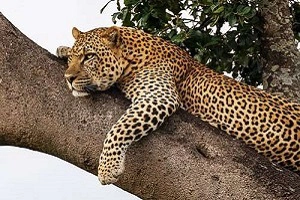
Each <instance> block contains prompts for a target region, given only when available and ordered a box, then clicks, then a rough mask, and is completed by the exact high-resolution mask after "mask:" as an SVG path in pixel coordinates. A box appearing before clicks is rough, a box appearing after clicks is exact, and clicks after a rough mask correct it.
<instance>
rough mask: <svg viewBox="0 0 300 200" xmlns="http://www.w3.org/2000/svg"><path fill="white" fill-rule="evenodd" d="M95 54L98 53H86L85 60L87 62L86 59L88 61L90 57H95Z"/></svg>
mask: <svg viewBox="0 0 300 200" xmlns="http://www.w3.org/2000/svg"><path fill="white" fill-rule="evenodd" d="M95 55H96V54H94V53H88V54H86V55H85V56H84V59H83V62H85V61H87V60H90V59H92V58H94V56H95Z"/></svg>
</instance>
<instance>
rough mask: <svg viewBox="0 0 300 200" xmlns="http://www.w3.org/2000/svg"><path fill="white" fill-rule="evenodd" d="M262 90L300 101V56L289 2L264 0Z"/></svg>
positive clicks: (262, 7)
mask: <svg viewBox="0 0 300 200" xmlns="http://www.w3.org/2000/svg"><path fill="white" fill-rule="evenodd" d="M258 2H260V5H259V8H260V14H261V17H262V19H263V22H264V24H263V34H262V48H263V50H262V57H263V58H264V61H263V63H264V69H263V87H264V89H265V90H267V91H268V92H271V93H277V94H279V95H282V96H285V97H288V98H290V99H293V100H294V101H298V102H300V53H299V51H298V50H297V46H296V43H295V37H294V33H293V30H292V23H291V13H290V10H289V0H272V1H269V0H262V1H258Z"/></svg>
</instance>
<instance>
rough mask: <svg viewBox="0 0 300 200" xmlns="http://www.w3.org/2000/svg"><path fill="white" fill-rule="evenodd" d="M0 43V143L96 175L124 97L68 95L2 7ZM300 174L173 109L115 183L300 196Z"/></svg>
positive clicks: (144, 193) (46, 58)
mask: <svg viewBox="0 0 300 200" xmlns="http://www.w3.org/2000/svg"><path fill="white" fill-rule="evenodd" d="M0 44H1V45H0V105H1V106H0V145H12V146H19V147H24V148H29V149H33V150H37V151H40V152H45V153H48V154H51V155H54V156H57V157H59V158H62V159H63V160H66V161H68V162H70V163H73V164H74V165H76V166H78V167H80V168H82V169H84V170H86V171H88V172H91V173H93V174H96V172H97V170H96V169H97V164H98V157H99V154H100V151H101V148H102V141H103V140H104V137H105V133H106V132H108V130H109V128H110V127H111V126H112V124H113V123H114V122H116V121H117V119H118V118H119V117H120V116H121V115H122V113H123V112H124V111H125V109H126V107H127V106H128V105H129V102H128V101H127V100H125V99H124V98H123V97H122V95H121V94H120V92H119V91H117V90H111V91H108V92H106V93H100V94H97V95H95V96H93V97H89V98H74V97H72V95H71V94H70V92H69V91H68V89H67V87H66V86H65V81H64V78H63V72H64V64H63V63H62V62H60V61H59V60H58V59H57V58H56V57H54V56H53V55H51V54H50V53H48V52H47V51H46V50H44V49H42V48H40V47H39V46H37V45H36V44H35V43H34V42H32V41H30V40H29V39H28V38H26V36H24V35H23V34H21V33H20V32H19V31H18V30H17V29H16V28H15V27H14V26H13V25H12V24H10V23H9V22H8V21H7V20H6V19H5V18H4V16H3V15H2V14H1V13H0ZM20 169H21V166H20ZM45 173H47V172H45ZM299 180H300V178H299V176H298V175H297V174H294V173H292V172H289V171H287V170H285V169H281V168H279V167H275V166H274V165H272V164H270V163H269V162H268V161H267V160H266V159H265V158H263V157H262V156H260V155H257V154H256V153H255V152H254V151H253V150H252V149H250V148H248V147H246V145H244V144H242V143H241V142H239V141H236V140H233V139H232V138H231V137H229V136H227V135H225V134H224V133H222V132H221V131H218V130H217V129H214V128H212V127H211V126H209V125H207V124H205V123H203V122H201V121H200V120H199V119H196V118H195V117H193V116H191V115H189V114H187V113H185V112H183V111H179V112H178V113H177V114H176V115H174V116H173V117H171V118H170V119H169V120H168V121H167V122H166V123H165V124H164V125H163V127H161V128H160V129H159V130H158V131H156V132H155V133H153V134H150V136H148V137H147V138H145V139H143V140H141V141H140V142H138V143H136V144H134V145H133V146H132V147H131V148H130V150H129V152H128V154H127V159H126V170H125V173H124V175H123V176H121V178H120V181H119V182H118V183H117V184H116V185H118V186H119V187H121V188H123V189H125V190H127V191H129V192H131V193H133V194H136V195H137V196H139V197H141V198H143V199H300V181H299ZM83 187H84V186H83Z"/></svg>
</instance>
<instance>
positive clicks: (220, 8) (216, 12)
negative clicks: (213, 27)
mask: <svg viewBox="0 0 300 200" xmlns="http://www.w3.org/2000/svg"><path fill="white" fill-rule="evenodd" d="M223 11H224V6H220V7H219V8H218V9H217V10H215V11H213V13H214V14H219V13H221V12H223Z"/></svg>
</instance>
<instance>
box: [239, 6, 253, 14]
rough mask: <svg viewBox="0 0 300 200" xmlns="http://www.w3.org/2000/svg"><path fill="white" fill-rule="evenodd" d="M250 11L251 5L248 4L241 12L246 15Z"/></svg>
mask: <svg viewBox="0 0 300 200" xmlns="http://www.w3.org/2000/svg"><path fill="white" fill-rule="evenodd" d="M250 11H251V7H249V6H246V7H244V8H243V9H242V12H241V14H242V15H243V16H245V15H246V14H248V13H249V12H250Z"/></svg>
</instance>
